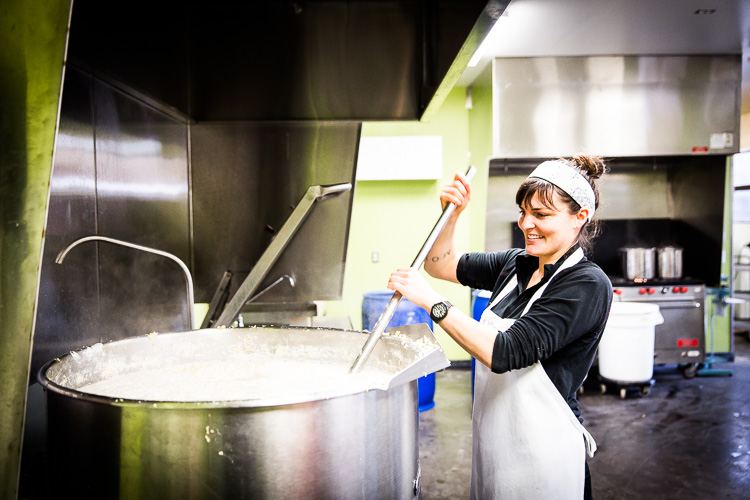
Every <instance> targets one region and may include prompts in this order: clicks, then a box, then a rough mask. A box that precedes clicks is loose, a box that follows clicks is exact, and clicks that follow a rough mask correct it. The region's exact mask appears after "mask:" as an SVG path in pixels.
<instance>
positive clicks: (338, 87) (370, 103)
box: [70, 0, 510, 121]
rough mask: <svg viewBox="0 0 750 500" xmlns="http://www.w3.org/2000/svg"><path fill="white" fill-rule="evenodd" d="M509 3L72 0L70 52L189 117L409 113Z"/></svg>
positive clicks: (388, 116) (460, 63)
mask: <svg viewBox="0 0 750 500" xmlns="http://www.w3.org/2000/svg"><path fill="white" fill-rule="evenodd" d="M508 3H510V0H492V1H489V2H488V1H487V0H439V1H431V0H412V1H404V0H401V1H374V2H373V1H310V0H308V1H298V2H289V1H281V2H280V1H258V2H239V1H226V0H218V1H212V2H207V1H200V2H196V1H193V2H190V1H188V2H180V3H177V4H175V3H173V2H170V3H168V4H166V3H161V2H143V1H136V2H127V3H126V4H123V3H120V2H100V1H95V0H76V2H75V4H74V10H73V17H72V23H71V36H70V53H71V55H72V56H74V57H78V58H81V59H82V60H84V61H86V62H87V63H89V64H91V65H92V66H94V67H95V68H97V69H98V70H100V71H102V72H105V73H108V74H110V75H112V76H114V77H116V78H117V79H118V80H121V81H124V82H128V83H129V84H130V85H131V86H132V87H134V88H137V89H140V90H141V91H143V92H144V93H146V94H148V95H150V96H152V97H154V98H157V99H160V100H162V101H164V102H165V103H167V104H169V105H170V106H173V107H174V108H175V109H177V110H179V111H181V112H182V113H184V114H186V115H188V116H190V117H191V118H192V119H194V120H197V121H206V120H394V119H407V120H411V119H418V118H421V117H422V116H423V114H424V113H425V111H426V110H428V108H430V106H433V107H434V106H435V105H439V102H434V101H435V99H436V98H437V99H441V98H444V97H445V93H447V91H449V90H450V88H451V87H452V86H453V84H454V83H455V81H456V80H457V79H458V77H459V76H460V73H461V72H462V71H463V69H464V68H465V66H466V64H467V63H468V60H469V58H470V57H471V55H472V53H473V52H474V51H475V50H476V48H478V46H479V44H480V43H481V41H482V39H483V38H484V36H485V35H486V33H487V32H488V31H489V29H490V28H491V27H492V25H493V24H494V22H495V20H496V19H497V18H498V17H499V16H500V14H502V12H503V10H504V9H505V7H506V6H507V4H508Z"/></svg>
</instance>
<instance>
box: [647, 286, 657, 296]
mask: <svg viewBox="0 0 750 500" xmlns="http://www.w3.org/2000/svg"><path fill="white" fill-rule="evenodd" d="M655 292H656V288H653V287H652V288H649V289H648V294H649V295H652V294H654V293H655Z"/></svg>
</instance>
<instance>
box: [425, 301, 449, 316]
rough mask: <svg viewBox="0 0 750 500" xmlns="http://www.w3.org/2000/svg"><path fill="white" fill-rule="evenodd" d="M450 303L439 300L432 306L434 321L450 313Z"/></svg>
mask: <svg viewBox="0 0 750 500" xmlns="http://www.w3.org/2000/svg"><path fill="white" fill-rule="evenodd" d="M449 307H450V305H449V304H448V303H446V302H438V303H437V304H435V305H434V306H432V311H430V312H431V316H432V320H433V321H440V320H441V319H443V318H445V316H446V315H447V314H448V308H449Z"/></svg>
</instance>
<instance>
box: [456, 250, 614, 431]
mask: <svg viewBox="0 0 750 500" xmlns="http://www.w3.org/2000/svg"><path fill="white" fill-rule="evenodd" d="M577 248H578V246H577V245H576V246H574V247H573V248H571V249H570V250H569V251H568V252H567V253H566V254H565V255H564V256H563V257H561V258H560V259H559V260H558V261H557V262H556V263H554V264H547V265H545V266H544V277H543V278H542V280H541V281H540V282H539V283H537V284H536V285H534V286H533V287H531V288H529V289H528V290H527V289H526V285H527V284H528V283H529V280H530V279H531V275H532V274H533V273H534V271H535V270H536V269H537V268H538V266H539V259H538V258H537V257H533V256H531V255H528V254H526V252H525V251H523V250H521V249H510V250H506V251H504V252H496V253H469V254H464V255H463V256H462V257H461V259H460V260H459V263H458V268H457V270H456V273H457V277H458V280H459V282H461V283H462V284H463V285H466V286H470V287H472V288H476V289H480V290H492V296H491V297H490V303H492V300H493V299H494V298H495V297H496V296H497V295H498V294H499V293H500V291H501V290H502V289H503V287H504V286H505V284H506V283H507V282H508V280H509V279H510V278H511V275H512V274H514V273H517V275H518V285H517V286H516V287H515V289H514V290H512V291H511V292H510V293H509V294H508V295H507V296H506V297H505V298H504V299H502V300H501V301H500V302H499V303H498V304H496V305H495V306H494V307H493V308H492V311H493V312H494V313H495V314H497V315H498V316H500V317H501V318H513V319H516V320H517V321H516V322H515V323H514V324H513V326H511V327H510V328H509V329H508V330H507V331H505V332H498V335H497V337H495V346H494V348H493V351H492V367H491V368H492V371H493V372H495V373H504V372H507V371H510V370H514V369H520V368H524V367H527V366H531V365H532V364H534V363H535V362H536V361H541V363H542V367H543V368H544V370H545V372H546V373H547V375H548V376H549V378H550V380H552V382H553V383H554V384H555V387H556V388H557V390H558V391H560V394H561V395H562V396H563V398H564V399H565V400H566V401H567V402H568V406H570V409H571V410H572V411H573V413H574V414H575V415H576V417H578V418H579V419H580V416H581V411H580V408H579V404H578V400H577V399H576V391H577V390H578V388H579V387H580V386H581V384H583V381H584V380H585V378H586V374H587V373H588V371H589V369H590V368H591V365H592V363H593V362H594V357H595V356H596V349H597V346H598V344H599V340H600V339H601V335H602V332H603V331H604V326H605V324H606V321H607V317H608V316H609V309H610V306H611V304H612V283H611V282H610V280H609V278H607V276H606V274H604V272H603V271H602V270H601V269H600V268H599V266H597V265H596V264H594V263H593V262H590V261H588V260H586V259H585V258H584V259H583V260H581V261H580V262H578V263H577V264H576V265H574V266H572V267H570V268H568V269H565V270H563V271H561V272H560V274H559V275H557V276H556V277H555V279H554V280H552V282H551V283H550V284H549V286H547V289H546V290H545V291H544V293H543V294H542V296H541V297H539V299H537V300H536V301H535V302H534V304H533V305H532V306H531V308H530V309H529V311H528V312H527V313H526V314H525V315H523V317H522V316H521V313H522V312H523V310H524V307H525V306H526V304H527V302H528V301H529V300H530V299H531V296H532V295H534V292H535V291H536V290H537V289H538V288H539V287H540V286H542V285H544V283H546V282H548V281H549V280H550V278H551V277H552V275H553V274H554V273H555V271H556V270H557V268H558V267H560V266H561V265H562V263H563V262H564V261H565V259H566V258H567V257H568V256H569V255H570V254H571V253H573V251H575V250H576V249H577Z"/></svg>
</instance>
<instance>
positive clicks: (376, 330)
mask: <svg viewBox="0 0 750 500" xmlns="http://www.w3.org/2000/svg"><path fill="white" fill-rule="evenodd" d="M476 172H477V169H476V168H475V167H474V166H473V165H470V166H469V169H468V170H467V171H466V178H467V179H469V180H471V179H472V178H473V177H474V174H476ZM455 209H456V204H455V203H448V205H446V207H445V208H444V209H443V214H442V215H441V216H440V218H439V219H438V221H437V223H436V224H435V227H434V228H432V232H431V233H430V235H429V236H428V237H427V240H426V241H425V242H424V245H422V249H421V250H420V251H419V253H418V254H417V257H416V258H415V259H414V262H412V264H411V267H413V268H415V269H419V268H420V267H421V266H422V264H423V263H424V261H425V259H426V258H427V254H428V253H430V250H431V249H432V245H434V244H435V240H437V238H438V236H440V233H441V232H442V231H443V228H444V227H445V224H446V223H447V222H448V218H449V217H450V216H451V214H452V213H453V211H454V210H455ZM400 301H401V294H400V293H399V292H393V296H392V297H391V300H389V301H388V304H387V305H386V306H385V309H384V310H383V312H382V313H381V314H380V318H378V322H377V323H375V326H374V327H373V328H372V331H371V332H370V335H369V336H368V337H367V341H366V342H365V345H364V346H362V351H361V352H360V353H359V356H357V359H355V360H354V363H353V364H352V366H351V368H350V369H349V373H357V372H359V371H360V370H361V369H362V365H364V364H365V361H367V358H369V357H370V354H372V350H373V349H374V348H375V344H376V343H377V342H378V340H379V339H380V337H381V336H382V335H383V332H384V331H385V327H386V326H388V322H389V321H390V320H391V318H392V317H393V314H394V313H395V312H396V308H397V307H398V303H399V302H400Z"/></svg>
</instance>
